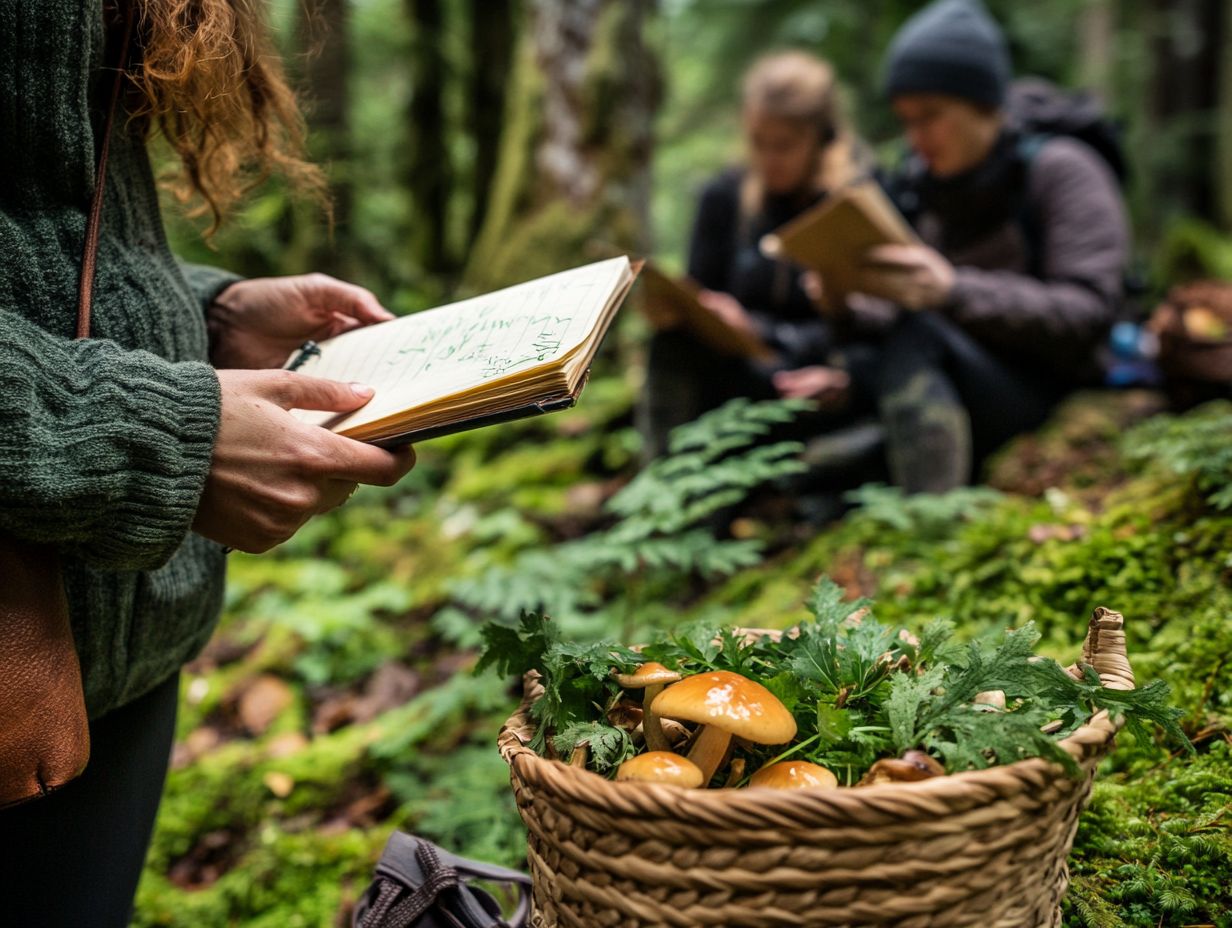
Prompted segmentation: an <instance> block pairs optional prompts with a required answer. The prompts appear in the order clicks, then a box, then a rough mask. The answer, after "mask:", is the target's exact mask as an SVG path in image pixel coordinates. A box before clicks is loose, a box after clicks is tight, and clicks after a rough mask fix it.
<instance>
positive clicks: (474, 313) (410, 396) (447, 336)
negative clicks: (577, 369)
mask: <svg viewBox="0 0 1232 928" xmlns="http://www.w3.org/2000/svg"><path fill="white" fill-rule="evenodd" d="M628 267H629V261H628V259H627V258H624V257H621V258H612V259H610V260H607V261H601V262H598V263H597V264H590V265H586V266H585V267H580V268H575V269H573V270H570V271H564V272H562V273H560V274H553V275H551V276H550V277H543V278H540V279H538V280H533V281H529V282H527V283H524V284H518V285H516V286H514V287H509V288H508V289H505V290H499V291H496V292H494V293H489V294H485V295H483V296H478V297H474V298H472V299H469V300H463V301H462V302H460V303H454V304H451V305H449V306H442V307H440V308H439V309H432V310H427V311H425V312H421V313H416V314H414V315H411V316H404V317H402V318H401V319H396V320H393V321H391V322H384V323H381V324H379V325H375V326H369V327H367V328H363V329H357V330H356V331H354V332H348V333H347V334H345V335H340V336H338V337H337V338H334V339H330V340H328V341H325V342H322V343H321V346H320V348H321V353H320V355H319V356H317V357H313V358H311V359H309V360H308V361H307V362H306V363H305V364H304V365H303V366H301V367H300V368H299V370H300V371H301V372H302V373H305V374H310V375H312V376H313V377H325V378H328V379H330V380H341V381H348V382H357V383H365V384H368V385H369V386H371V387H372V388H373V389H374V390H375V391H376V395H375V396H374V397H373V399H372V400H371V401H370V402H369V403H368V404H367V405H366V406H365V407H364V408H363V409H361V410H359V411H357V412H355V413H352V414H351V415H349V416H346V417H344V418H341V419H340V418H338V417H337V416H336V415H335V414H334V413H328V412H313V411H308V410H300V411H297V412H296V415H297V416H299V418H301V419H302V420H304V421H307V422H315V423H316V424H319V425H324V424H326V423H328V424H329V425H330V427H333V428H341V427H353V426H358V425H362V424H364V423H367V422H374V421H376V420H378V419H382V418H384V417H386V416H389V415H393V414H395V413H398V412H401V411H403V410H408V409H413V408H416V407H420V406H423V405H425V404H428V403H431V402H433V401H436V400H440V399H442V398H444V397H448V396H453V395H455V394H459V393H462V392H465V391H467V390H472V389H475V388H479V387H485V386H486V387H499V386H500V383H501V381H506V380H514V379H518V378H520V377H524V376H528V375H531V374H532V372H533V371H535V369H537V368H541V367H545V366H550V365H552V364H555V363H559V362H560V361H561V360H562V359H563V358H565V357H566V356H567V355H568V354H569V353H570V352H571V351H573V350H574V349H576V348H577V347H578V346H579V345H581V344H582V343H583V342H584V341H585V340H586V339H587V337H588V336H589V335H590V334H591V332H592V331H593V330H594V328H595V326H596V324H597V322H598V321H599V319H600V317H601V316H602V314H603V310H604V308H605V306H607V305H608V303H609V302H610V300H611V298H612V295H613V293H614V292H615V291H616V290H617V289H618V288H619V286H620V282H621V280H622V279H623V276H624V275H625V274H626V272H627V270H628Z"/></svg>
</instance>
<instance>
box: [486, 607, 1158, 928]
mask: <svg viewBox="0 0 1232 928" xmlns="http://www.w3.org/2000/svg"><path fill="white" fill-rule="evenodd" d="M1122 622H1123V620H1122V618H1121V616H1120V615H1119V614H1117V613H1115V612H1111V611H1110V610H1107V609H1103V608H1100V609H1097V610H1096V611H1095V615H1094V617H1093V618H1092V620H1091V624H1090V628H1089V630H1088V632H1087V638H1086V643H1085V645H1084V646H1083V657H1082V659H1083V662H1084V663H1088V664H1091V665H1092V666H1093V667H1094V668H1095V670H1096V672H1098V674H1099V676H1100V678H1101V680H1102V681H1103V682H1104V685H1105V686H1109V687H1115V688H1118V689H1132V688H1133V685H1134V678H1133V673H1132V671H1131V670H1130V666H1129V661H1128V659H1127V657H1126V653H1125V635H1124V633H1123V631H1122ZM1072 669H1073V668H1071V670H1072ZM541 692H542V690H541V688H540V687H539V685H538V683H537V678H536V677H535V676H534V675H528V679H527V692H526V698H525V700H524V701H523V703H522V705H521V707H520V708H519V709H518V711H517V712H516V713H515V714H514V715H513V716H512V717H511V718H510V719H509V721H508V722H506V723H505V726H504V728H502V729H501V733H500V739H499V743H500V750H501V754H502V756H503V757H504V758H505V760H506V762H507V763H508V764H509V767H510V772H511V778H512V781H513V788H514V793H515V796H516V798H517V803H518V809H519V811H520V812H521V815H522V819H523V820H524V821H525V823H526V826H527V828H528V829H529V832H530V841H529V849H528V856H529V860H530V869H531V874H532V876H533V877H534V915H533V916H532V924H534V925H536V926H538V928H556V926H562V928H565V926H567V928H599V926H611V928H642V926H660V925H662V926H668V925H670V926H694V925H722V926H772V925H775V926H777V925H792V926H798V925H803V926H821V925H851V926H855V925H897V926H903V928H926V926H928V928H931V926H941V925H945V926H962V925H972V926H980V928H1033V926H1056V925H1059V924H1060V909H1059V904H1060V901H1061V897H1062V896H1063V895H1064V894H1065V890H1066V887H1067V885H1068V875H1067V871H1066V866H1065V858H1066V856H1067V855H1068V853H1069V850H1070V847H1071V845H1072V843H1073V840H1074V832H1075V830H1076V828H1077V825H1078V815H1079V812H1080V811H1081V810H1082V808H1083V806H1084V805H1085V803H1086V801H1087V798H1088V797H1089V795H1090V791H1091V781H1092V778H1093V776H1094V772H1095V767H1096V765H1097V764H1098V763H1099V760H1100V758H1102V757H1103V756H1104V755H1105V754H1106V753H1107V751H1108V750H1109V749H1110V747H1111V745H1112V740H1113V737H1114V736H1115V734H1116V732H1117V729H1118V728H1119V725H1118V724H1117V723H1114V722H1113V721H1112V720H1111V719H1110V718H1109V717H1108V715H1107V713H1105V712H1100V713H1098V714H1097V715H1095V716H1094V717H1093V718H1092V719H1091V720H1090V722H1089V723H1088V724H1086V725H1084V726H1082V727H1081V728H1079V729H1078V730H1077V731H1075V732H1074V733H1073V734H1072V735H1070V736H1069V737H1068V738H1066V739H1065V740H1064V741H1063V742H1061V743H1062V745H1063V746H1064V747H1065V750H1066V751H1068V752H1069V753H1070V754H1071V755H1072V756H1073V757H1074V758H1075V759H1076V760H1077V761H1078V763H1079V764H1080V765H1081V768H1082V771H1083V774H1084V775H1083V777H1082V778H1081V779H1077V780H1075V779H1072V778H1070V777H1069V776H1067V775H1066V774H1065V772H1064V771H1063V770H1061V768H1060V767H1058V766H1057V765H1055V764H1052V763H1049V762H1046V761H1044V760H1040V759H1033V760H1025V761H1020V762H1019V763H1015V764H1010V765H1007V766H1003V767H993V768H990V769H988V770H979V771H969V772H964V773H958V774H954V775H952V776H946V777H937V778H935V779H932V780H925V781H922V782H919V783H905V784H889V785H883V786H870V787H861V788H858V789H836V790H821V791H810V790H799V791H797V790H786V791H778V790H768V789H742V790H738V791H736V790H681V789H676V788H672V787H665V786H653V785H647V784H631V783H616V782H612V781H609V780H606V779H603V778H602V777H598V776H596V775H594V774H593V773H590V772H588V771H586V770H582V769H580V768H575V767H570V766H568V765H566V764H562V763H560V762H558V761H551V760H544V759H543V758H541V757H539V756H538V755H536V754H535V753H534V752H533V751H531V750H530V749H529V748H527V747H526V743H527V742H528V741H529V740H530V736H531V735H532V734H533V730H534V729H533V723H532V722H531V720H530V717H529V714H528V711H527V710H528V708H529V706H530V705H531V703H532V702H533V701H534V700H535V699H536V698H538V696H539V695H540V693H541Z"/></svg>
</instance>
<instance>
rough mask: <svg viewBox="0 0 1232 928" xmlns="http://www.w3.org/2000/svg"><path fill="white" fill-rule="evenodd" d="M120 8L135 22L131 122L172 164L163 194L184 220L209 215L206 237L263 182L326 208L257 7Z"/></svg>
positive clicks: (162, 1) (197, 1) (169, 4)
mask: <svg viewBox="0 0 1232 928" xmlns="http://www.w3.org/2000/svg"><path fill="white" fill-rule="evenodd" d="M121 2H123V0H121ZM128 2H130V3H133V4H134V9H133V14H134V16H136V46H137V48H136V51H135V54H134V57H133V59H132V63H131V67H130V76H131V79H132V81H133V83H134V84H135V86H136V91H137V92H136V93H135V94H134V96H135V101H134V104H133V107H132V116H133V117H134V118H137V119H145V120H148V123H149V126H150V127H151V129H152V130H153V129H155V128H156V129H157V130H158V131H159V132H160V133H161V134H162V136H163V137H164V138H165V139H166V141H167V143H168V144H169V145H170V146H171V148H172V149H173V150H174V152H175V154H176V155H177V156H178V160H179V165H180V170H179V171H178V173H177V174H176V175H175V176H174V177H173V178H171V179H170V182H169V184H168V186H169V187H170V189H171V190H172V192H173V193H174V195H175V196H176V199H178V200H179V201H180V202H181V203H183V204H184V205H185V206H186V207H188V213H189V215H190V216H205V215H208V216H210V217H211V218H212V223H211V225H210V229H209V232H210V233H212V232H213V231H214V230H216V229H217V228H218V225H219V224H220V222H221V221H222V219H223V217H224V216H225V215H226V214H227V213H228V211H229V209H230V208H231V207H233V206H235V205H236V203H237V202H238V201H240V200H241V199H242V198H243V197H244V196H245V194H247V193H248V192H249V191H251V190H252V189H253V188H254V187H255V186H257V185H258V184H260V183H261V182H262V181H264V180H265V179H266V178H267V177H269V176H270V175H271V174H279V175H281V176H283V177H284V178H286V180H287V181H289V182H290V184H291V186H292V188H293V189H295V190H296V191H297V192H299V193H302V194H306V195H307V196H308V197H310V198H312V199H315V200H316V201H317V202H319V203H320V204H322V205H323V206H325V207H326V209H328V198H327V196H326V191H327V185H326V181H325V176H324V174H323V173H322V171H321V169H320V168H318V167H317V166H316V165H314V164H312V163H311V162H310V161H309V160H308V159H307V156H306V154H305V135H306V129H305V126H304V120H303V117H302V116H301V114H300V109H299V106H298V104H297V101H296V98H295V93H294V92H293V91H292V89H291V87H290V86H289V84H288V82H287V78H286V74H285V72H284V70H283V66H282V61H281V58H280V56H279V54H278V52H277V50H276V49H275V47H274V43H273V41H272V40H271V37H270V33H269V30H268V28H267V25H266V22H265V17H264V15H263V12H262V7H263V5H264V3H263V0H128Z"/></svg>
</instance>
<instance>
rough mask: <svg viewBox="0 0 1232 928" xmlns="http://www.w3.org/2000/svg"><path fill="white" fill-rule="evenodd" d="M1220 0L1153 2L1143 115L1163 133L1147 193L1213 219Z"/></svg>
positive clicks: (1223, 19)
mask: <svg viewBox="0 0 1232 928" xmlns="http://www.w3.org/2000/svg"><path fill="white" fill-rule="evenodd" d="M1226 7H1227V3H1226V2H1225V0H1152V4H1151V13H1152V15H1151V17H1150V22H1151V27H1152V29H1151V36H1152V38H1151V42H1150V51H1151V60H1152V69H1151V87H1150V93H1149V95H1148V100H1147V110H1148V121H1149V125H1150V126H1151V127H1152V130H1151V135H1152V136H1153V137H1155V138H1161V137H1168V140H1169V142H1170V144H1169V145H1168V146H1167V151H1166V156H1165V158H1163V159H1161V160H1160V162H1159V163H1157V164H1156V165H1155V167H1156V172H1155V173H1156V181H1155V189H1154V191H1153V192H1152V196H1151V199H1152V201H1153V202H1154V203H1155V204H1157V205H1158V206H1164V207H1166V206H1173V207H1180V208H1181V209H1183V210H1185V211H1186V212H1188V213H1191V214H1193V215H1195V216H1199V217H1201V218H1203V219H1208V220H1217V219H1218V213H1219V202H1220V199H1219V195H1218V194H1219V191H1218V184H1219V182H1220V175H1221V171H1220V166H1219V164H1218V161H1217V157H1218V154H1219V152H1218V132H1217V127H1216V120H1215V118H1214V117H1215V116H1216V114H1217V112H1218V108H1219V104H1220V85H1221V81H1220V78H1221V62H1220V54H1221V52H1222V51H1223V49H1224V44H1225V38H1224V37H1225V34H1226V32H1227V27H1228V17H1227V12H1228V11H1227V9H1226Z"/></svg>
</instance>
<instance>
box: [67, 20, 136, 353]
mask: <svg viewBox="0 0 1232 928" xmlns="http://www.w3.org/2000/svg"><path fill="white" fill-rule="evenodd" d="M133 19H134V11H133V3H132V0H129V2H128V3H125V4H124V33H123V37H122V38H121V39H120V55H119V57H118V58H117V59H116V65H115V77H114V78H112V81H111V95H110V98H109V100H108V103H107V118H106V119H105V120H104V121H103V141H102V145H101V146H100V147H99V151H98V168H97V170H96V171H95V174H94V192H93V193H92V194H91V195H90V212H89V215H88V217H87V218H86V239H85V246H84V247H83V249H82V253H81V279H80V281H79V282H78V285H77V329H76V336H77V338H89V337H90V308H91V304H92V303H93V300H94V271H95V266H96V264H97V262H98V236H99V230H100V227H101V226H102V219H103V200H104V199H105V193H106V189H107V153H108V151H109V150H110V149H111V129H112V126H114V125H115V112H116V107H117V105H118V104H119V101H120V91H121V89H122V88H123V86H124V72H125V69H126V68H127V66H128V45H129V41H130V40H131V39H132V35H133Z"/></svg>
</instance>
